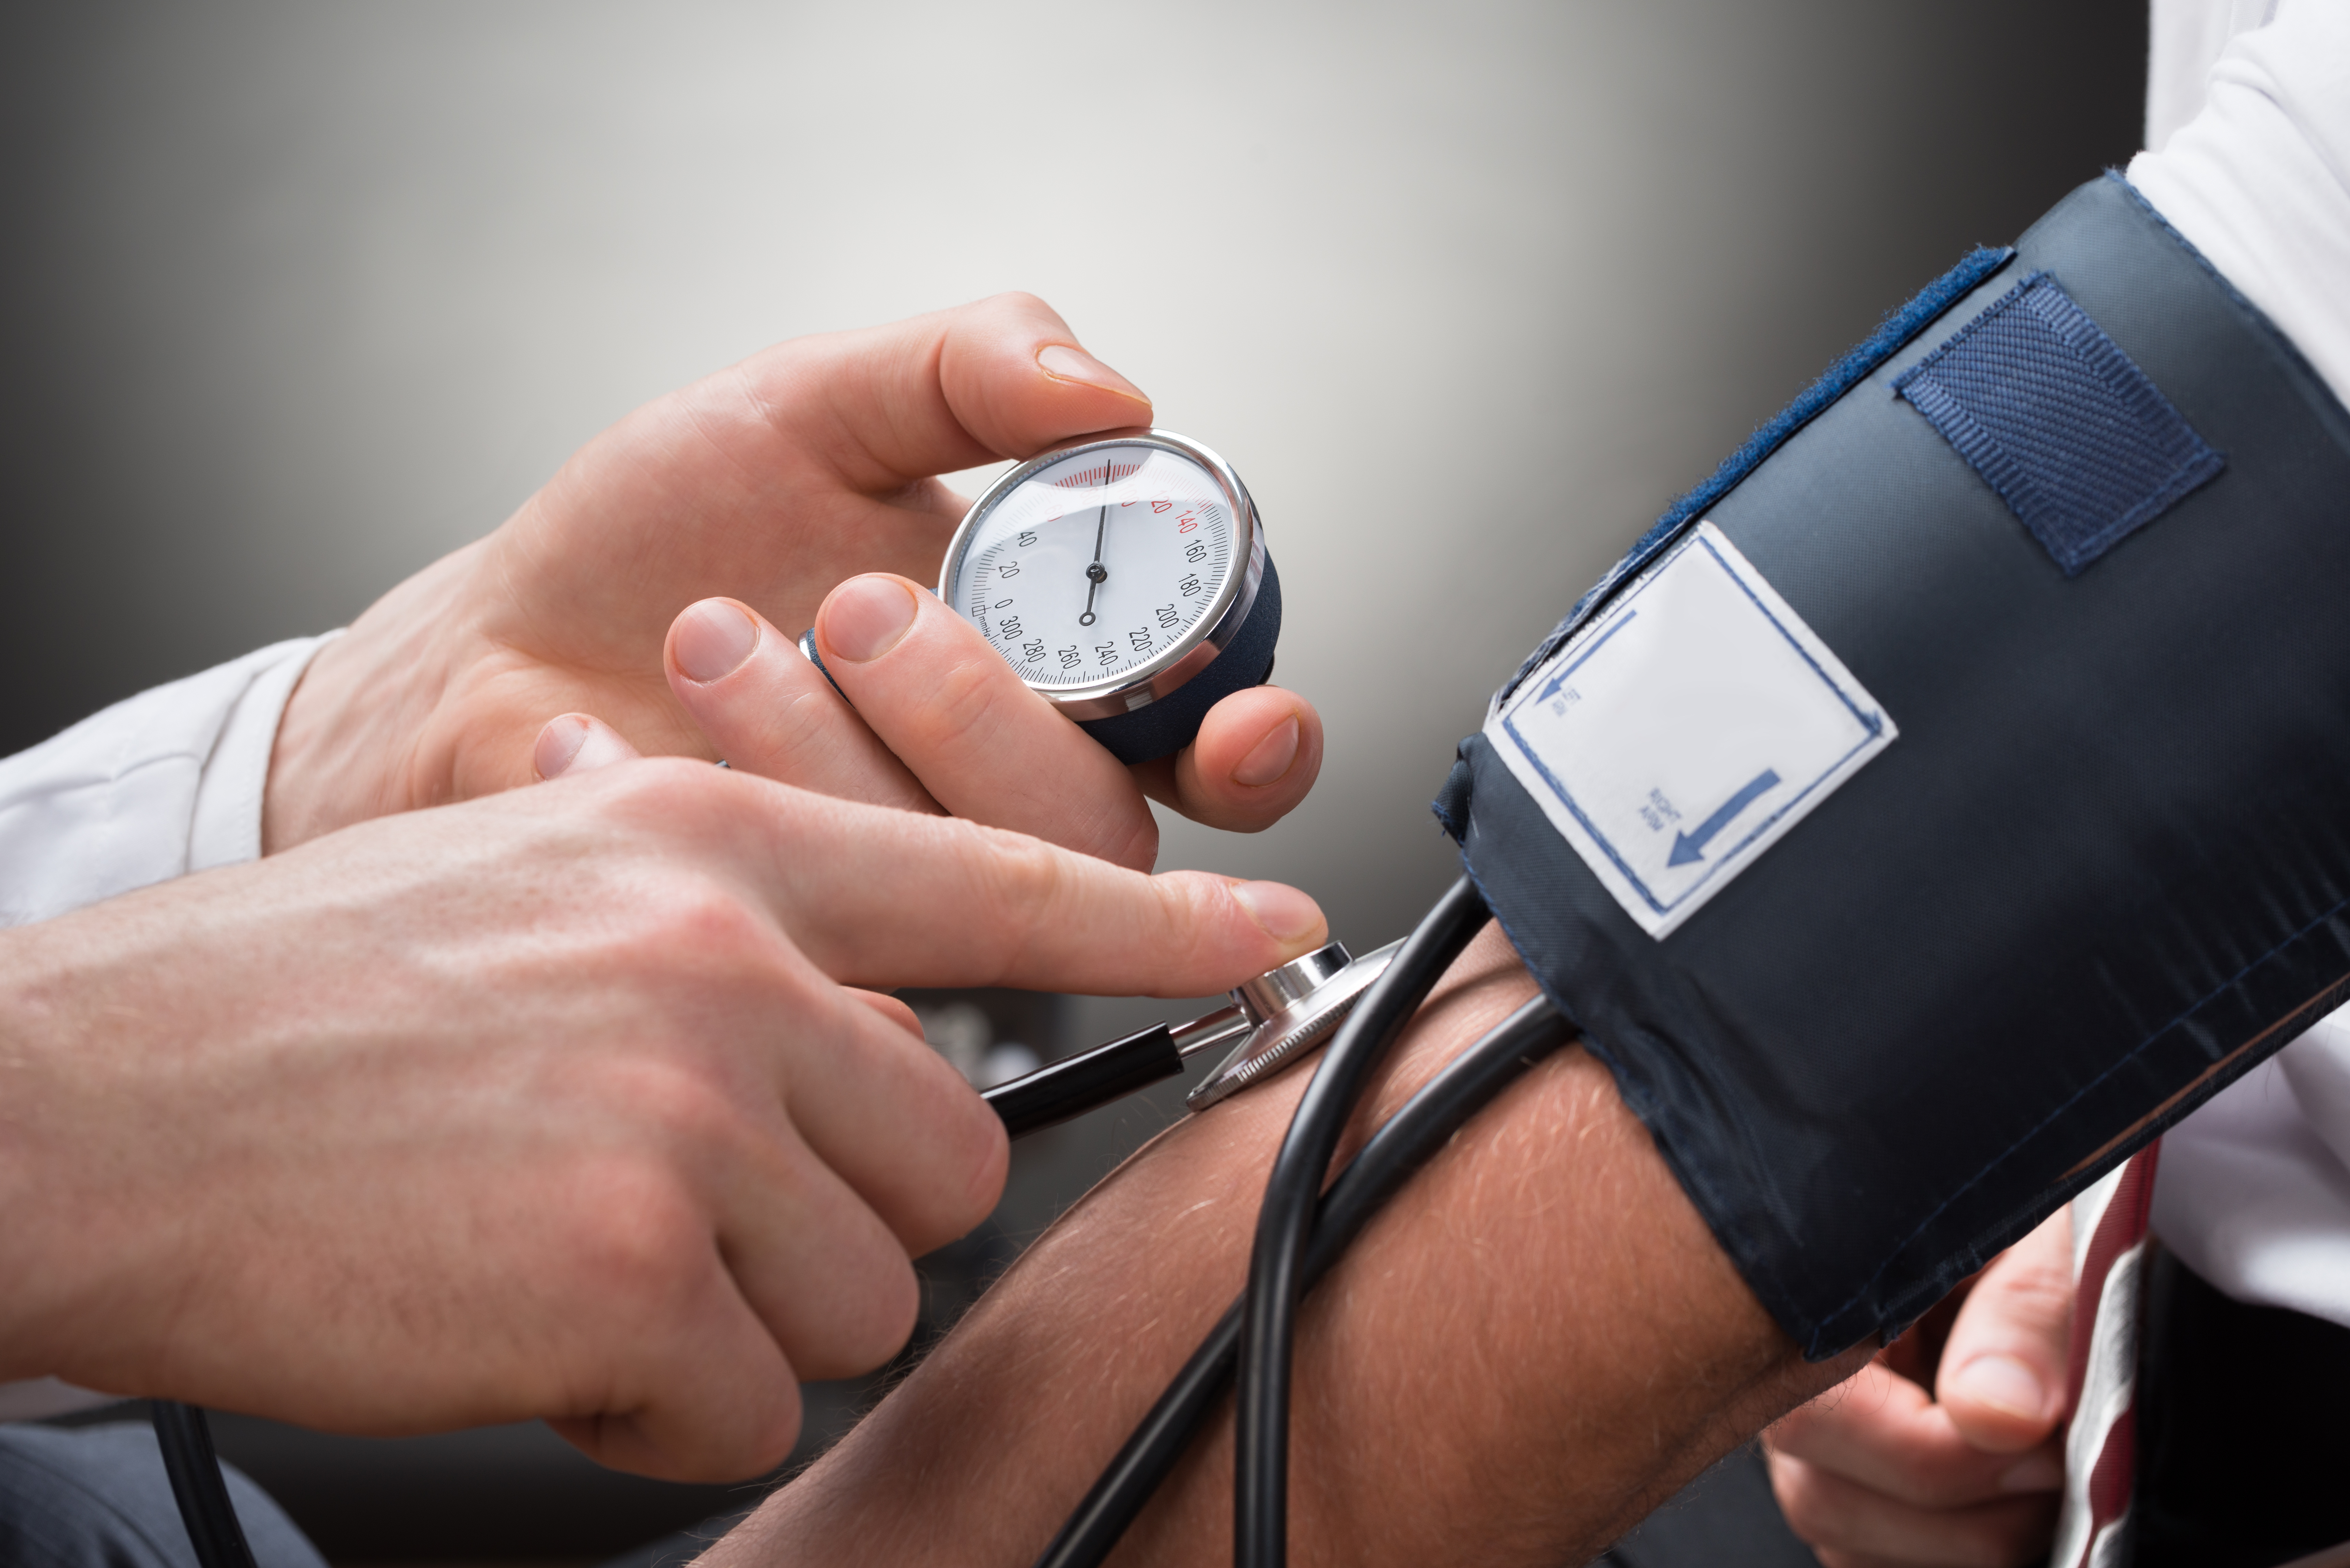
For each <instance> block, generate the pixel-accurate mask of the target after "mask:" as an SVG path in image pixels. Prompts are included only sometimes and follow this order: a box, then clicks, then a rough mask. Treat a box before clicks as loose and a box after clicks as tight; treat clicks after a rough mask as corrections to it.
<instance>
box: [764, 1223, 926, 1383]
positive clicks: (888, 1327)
mask: <svg viewBox="0 0 2350 1568" xmlns="http://www.w3.org/2000/svg"><path fill="white" fill-rule="evenodd" d="M841 1262H842V1268H841V1272H840V1273H838V1274H837V1275H836V1276H835V1279H836V1282H837V1283H836V1289H837V1296H836V1310H835V1312H834V1314H832V1317H831V1321H829V1322H828V1323H827V1324H826V1325H825V1326H824V1328H823V1329H822V1330H820V1331H819V1332H817V1333H816V1334H812V1335H811V1336H810V1337H809V1340H808V1342H807V1343H806V1344H804V1345H795V1346H793V1347H792V1362H793V1365H794V1366H795V1367H796V1368H797V1369H798V1370H799V1372H800V1374H801V1376H807V1377H848V1376H856V1375H857V1374H858V1373H861V1372H869V1371H871V1370H872V1369H873V1368H874V1367H876V1366H880V1365H881V1364H882V1363H883V1362H885V1361H887V1360H889V1358H890V1357H891V1356H892V1355H896V1354H897V1353H898V1352H899V1350H900V1349H901V1348H903V1347H904V1345H905V1344H906V1341H907V1340H908V1339H910V1338H911V1337H912V1336H913V1333H914V1324H915V1323H916V1321H917V1320H918V1319H919V1318H920V1315H921V1305H922V1287H921V1282H920V1279H919V1278H918V1277H917V1276H916V1275H915V1272H914V1265H913V1262H912V1261H911V1260H910V1259H909V1258H908V1257H907V1256H906V1255H905V1253H903V1252H901V1251H898V1250H897V1249H896V1248H894V1247H890V1246H888V1245H885V1244H879V1243H877V1244H875V1245H873V1246H870V1247H868V1248H861V1249H858V1250H856V1251H854V1252H853V1253H852V1255H850V1256H849V1257H847V1258H845V1259H843V1260H841Z"/></svg>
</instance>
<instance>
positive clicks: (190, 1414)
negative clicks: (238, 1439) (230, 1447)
mask: <svg viewBox="0 0 2350 1568" xmlns="http://www.w3.org/2000/svg"><path fill="white" fill-rule="evenodd" d="M147 1405H148V1412H147V1413H148V1419H150V1420H151V1421H152V1422H153V1423H154V1424H155V1444H156V1446H157V1447H158V1448H160V1449H162V1450H163V1473H164V1474H165V1475H168V1476H170V1477H171V1478H172V1499H173V1501H177V1502H178V1503H179V1505H180V1521H181V1522H182V1524H185V1525H186V1526H187V1527H188V1542H189V1544H190V1545H192V1546H193V1547H194V1548H195V1549H196V1562H197V1563H198V1564H199V1568H254V1562H253V1548H252V1547H251V1546H249V1545H247V1544H246V1543H245V1540H244V1526H243V1525H240V1524H239V1523H237V1521H236V1504H234V1502H231V1501H229V1495H228V1478H227V1477H226V1476H224V1475H223V1474H222V1473H221V1467H220V1456H219V1455H218V1454H217V1453H215V1452H213V1428H212V1423H211V1422H209V1421H207V1420H205V1419H204V1413H203V1411H202V1410H201V1409H199V1408H197V1407H195V1406H193V1405H182V1404H179V1403H177V1402H176V1401H174V1400H170V1399H151V1400H149V1401H148V1402H147Z"/></svg>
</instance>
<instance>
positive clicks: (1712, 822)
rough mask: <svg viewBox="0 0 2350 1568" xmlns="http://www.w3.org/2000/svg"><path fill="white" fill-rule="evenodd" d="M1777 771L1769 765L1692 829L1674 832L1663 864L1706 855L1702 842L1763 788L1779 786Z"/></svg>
mask: <svg viewBox="0 0 2350 1568" xmlns="http://www.w3.org/2000/svg"><path fill="white" fill-rule="evenodd" d="M1778 783H1779V775H1778V774H1776V773H1774V772H1773V771H1772V770H1771V769H1769V768H1765V769H1763V772H1762V773H1761V774H1758V775H1756V777H1754V778H1753V779H1752V781H1750V782H1749V783H1748V784H1747V785H1746V787H1745V788H1744V789H1742V790H1740V791H1739V792H1738V793H1737V794H1734V795H1731V797H1730V798H1729V799H1728V800H1727V801H1724V802H1723V803H1722V806H1721V810H1720V811H1717V812H1715V813H1714V814H1713V815H1711V816H1709V817H1707V818H1706V819H1705V820H1704V821H1703V822H1701V823H1700V824H1698V828H1697V831H1696V832H1695V833H1676V834H1674V835H1673V853H1672V857H1671V858H1669V859H1668V860H1667V861H1666V862H1665V864H1666V865H1668V866H1686V865H1688V864H1689V863H1690V861H1692V860H1702V859H1704V858H1705V846H1707V845H1709V844H1711V843H1712V842H1713V836H1714V835H1715V834H1717V833H1720V832H1721V830H1722V829H1723V828H1725V827H1728V826H1730V825H1731V823H1732V822H1735V821H1736V820H1737V819H1738V814H1739V813H1740V812H1742V811H1744V810H1745V809H1746V808H1747V807H1748V806H1750V805H1753V804H1754V802H1755V801H1756V800H1757V799H1758V798H1760V797H1761V796H1762V795H1763V794H1764V793H1765V792H1767V791H1769V790H1772V789H1774V788H1776V787H1777V786H1778Z"/></svg>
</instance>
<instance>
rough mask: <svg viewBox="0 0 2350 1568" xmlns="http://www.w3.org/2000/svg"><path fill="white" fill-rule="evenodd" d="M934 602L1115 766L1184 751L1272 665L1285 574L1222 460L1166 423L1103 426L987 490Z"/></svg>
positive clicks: (958, 535)
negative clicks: (1224, 703) (1215, 712)
mask: <svg viewBox="0 0 2350 1568" xmlns="http://www.w3.org/2000/svg"><path fill="white" fill-rule="evenodd" d="M939 597H940V599H941V601H942V602H944V603H945V604H946V605H948V606H949V607H951V608H952V609H953V610H954V611H955V612H956V613H957V614H958V615H961V616H962V618H964V619H966V620H968V621H970V622H971V623H972V625H973V626H975V627H977V628H979V630H980V635H982V636H983V637H984V638H986V639H987V640H988V642H989V643H990V644H991V645H993V647H994V649H995V650H996V651H997V652H998V653H1001V654H1002V655H1003V657H1004V659H1005V660H1006V661H1008V662H1009V663H1010V664H1011V666H1012V668H1013V669H1014V670H1016V671H1018V672H1019V675H1020V679H1021V680H1024V681H1025V682H1026V683H1027V685H1028V687H1029V688H1030V689H1031V690H1032V691H1036V692H1039V693H1040V694H1042V695H1043V696H1044V697H1045V699H1046V700H1048V701H1051V702H1053V703H1054V704H1055V705H1056V706H1058V707H1059V708H1060V709H1061V710H1062V711H1065V712H1066V713H1067V714H1068V715H1069V716H1070V717H1071V718H1072V719H1075V720H1076V721H1077V722H1078V724H1079V725H1080V726H1081V727H1083V728H1084V729H1085V730H1086V731H1087V732H1088V733H1090V734H1091V735H1092V736H1093V737H1094V739H1095V740H1097V741H1099V742H1101V743H1102V744H1103V745H1104V746H1106V747H1107V748H1108V749H1109V751H1110V752H1111V753H1112V754H1113V755H1115V756H1116V757H1117V758H1118V760H1119V761H1120V762H1127V763H1140V762H1148V761H1149V760H1150V759H1152V758H1154V757H1163V756H1166V755H1168V754H1169V753H1173V752H1178V751H1180V750H1181V749H1182V748H1183V747H1185V746H1187V745H1189V744H1190V743H1191V737H1192V736H1193V735H1195V734H1197V733H1198V732H1199V730H1200V722H1201V720H1202V719H1204V718H1205V717H1206V716H1207V712H1208V710H1209V709H1210V708H1211V707H1213V706H1214V705H1215V704H1216V702H1217V701H1219V700H1220V699H1222V698H1223V697H1225V696H1227V695H1229V694H1230V693H1232V692H1234V691H1240V690H1241V689H1243V687H1248V686H1259V685H1262V684H1263V683H1264V681H1265V680H1266V679H1267V678H1268V677H1270V676H1271V675H1272V673H1273V654H1274V643H1275V642H1276V641H1277V640H1278V639H1279V637H1280V634H1281V580H1280V577H1279V576H1277V575H1276V574H1275V573H1274V569H1273V559H1272V557H1271V556H1267V555H1266V554H1265V549H1264V530H1263V525H1262V524H1260V523H1259V521H1258V519H1257V514H1256V504H1255V503H1254V502H1253V501H1251V500H1250V499H1249V493H1248V489H1247V487H1246V486H1244V485H1243V484H1242V483H1241V481H1240V475H1238V474H1236V473H1234V472H1232V466H1231V465H1230V464H1229V463H1227V462H1224V460H1223V459H1222V458H1221V457H1218V456H1217V455H1216V454H1215V453H1214V452H1210V451H1209V450H1208V449H1207V448H1206V447H1203V446H1201V444H1200V443H1199V442H1197V441H1190V440H1187V439H1185V438H1184V437H1182V436H1180V435H1176V434H1175V433H1173V432H1172V431H1160V430H1147V431H1146V430H1136V431H1110V432H1108V433H1106V434H1103V435H1098V436H1088V437H1087V438H1086V439H1085V440H1083V441H1073V442H1071V443H1070V444H1068V445H1066V446H1062V447H1056V448H1055V449H1054V450H1053V451H1051V452H1043V453H1040V454H1039V455H1037V456H1035V457H1032V458H1030V459H1029V460H1028V461H1027V462H1024V463H1022V464H1020V465H1019V466H1018V467H1017V468H1014V469H1013V470H1012V471H1011V472H1009V473H1006V474H1005V475H1003V478H1001V479H999V480H997V481H996V482H995V483H993V484H992V485H990V486H988V488H987V492H986V493H985V494H983V495H982V496H981V497H980V498H979V500H978V501H977V502H976V503H975V504H973V505H972V509H971V511H970V512H969V513H968V514H966V515H965V516H964V517H963V520H962V526H961V527H959V528H957V529H956V530H955V535H954V538H953V540H952V541H951V543H950V544H949V545H947V556H946V566H945V568H944V570H943V571H942V572H941V574H940V576H939Z"/></svg>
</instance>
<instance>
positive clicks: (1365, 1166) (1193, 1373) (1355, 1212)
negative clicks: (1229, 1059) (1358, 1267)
mask: <svg viewBox="0 0 2350 1568" xmlns="http://www.w3.org/2000/svg"><path fill="white" fill-rule="evenodd" d="M1572 1037H1573V1030H1572V1029H1571V1028H1570V1027H1569V1026H1568V1024H1567V1023H1566V1021H1565V1019H1564V1018H1562V1017H1560V1016H1559V1013H1558V1011H1557V1010H1556V1009H1555V1008H1554V1007H1552V1006H1551V1004H1550V1003H1549V1002H1547V1001H1545V1000H1544V999H1543V998H1541V997H1536V998H1535V999H1534V1001H1532V1002H1527V1003H1526V1004H1525V1005H1524V1006H1523V1007H1521V1008H1520V1009H1518V1011H1517V1012H1513V1013H1512V1014H1511V1015H1510V1017H1509V1018H1508V1019H1507V1020H1505V1021H1504V1022H1503V1023H1500V1024H1497V1025H1496V1026H1495V1027H1494V1028H1493V1029H1492V1032H1490V1033H1487V1034H1486V1035H1485V1036H1484V1038H1482V1039H1481V1040H1479V1041H1478V1042H1477V1043H1476V1044H1474V1045H1471V1047H1470V1048H1469V1049H1468V1050H1466V1051H1464V1052H1462V1053H1461V1054H1460V1055H1459V1056H1457V1057H1455V1058H1454V1059H1453V1060H1452V1062H1451V1064H1448V1065H1447V1066H1446V1067H1445V1069H1444V1070H1443V1071H1442V1072H1441V1073H1439V1074H1438V1075H1436V1076H1435V1077H1433V1078H1431V1079H1430V1080H1429V1081H1428V1083H1427V1084H1425V1085H1422V1086H1421V1087H1420V1089H1419V1093H1417V1094H1415V1095H1414V1096H1412V1097H1411V1098H1410V1100H1409V1101H1408V1102H1406V1103H1405V1105H1404V1106H1403V1107H1402V1108H1401V1109H1400V1110H1399V1111H1397V1112H1396V1114H1395V1115H1394V1116H1390V1117H1389V1118H1388V1121H1387V1122H1386V1124H1385V1125H1384V1126H1382V1127H1380V1128H1379V1130H1378V1132H1377V1133H1376V1134H1374V1135H1373V1137H1371V1140H1370V1141H1369V1142H1368V1143H1367V1144H1365V1145H1364V1146H1363V1147H1362V1149H1361V1151H1360V1152H1359V1153H1357V1155H1356V1156H1355V1158H1353V1159H1352V1160H1350V1161H1349V1162H1348V1163H1347V1168H1346V1170H1345V1171H1344V1172H1343V1173H1341V1175H1340V1176H1339V1178H1338V1179H1337V1181H1336V1183H1334V1184H1333V1185H1332V1187H1331V1189H1330V1190H1329V1193H1328V1194H1327V1195H1326V1196H1325V1197H1324V1198H1323V1199H1322V1203H1321V1207H1320V1209H1319V1210H1318V1211H1317V1212H1316V1214H1315V1220H1314V1240H1313V1242H1312V1244H1311V1246H1309V1247H1308V1248H1307V1250H1306V1253H1305V1267H1304V1269H1303V1270H1302V1271H1301V1272H1300V1279H1299V1282H1300V1284H1301V1286H1302V1287H1303V1288H1305V1289H1306V1290H1311V1289H1312V1288H1313V1287H1314V1285H1315V1283H1316V1282H1318V1281H1319V1280H1320V1279H1321V1278H1322V1276H1323V1275H1324V1274H1326V1273H1327V1272H1329V1271H1330V1269H1331V1266H1332V1265H1333V1264H1335V1263H1336V1262H1337V1261H1338V1259H1339V1258H1340V1257H1341V1256H1342V1255H1344V1253H1345V1251H1346V1250H1347V1245H1348V1244H1349V1243H1351V1242H1352V1241H1354V1239H1355V1237H1356V1236H1357V1234H1358V1233H1360V1231H1362V1229H1363V1227H1364V1226H1365V1225H1367V1224H1368V1223H1369V1222H1370V1220H1371V1217H1372V1216H1373V1215H1375V1214H1377V1213H1378V1211H1379V1210H1380V1209H1381V1208H1383V1207H1384V1206H1385V1205H1386V1203H1387V1201H1388V1199H1390V1198H1392V1197H1393V1196H1395V1194H1396V1192H1397V1191H1398V1190H1399V1189H1401V1188H1402V1186H1403V1184H1404V1183H1405V1182H1406V1181H1408V1180H1409V1179H1411V1177H1412V1176H1413V1175H1414V1174H1415V1173H1416V1172H1417V1171H1418V1170H1419V1168H1420V1167H1421V1166H1422V1165H1424V1164H1426V1163H1427V1162H1428V1160H1429V1159H1430V1158H1431V1157H1433V1156H1434V1155H1435V1153H1436V1152H1437V1150H1439V1149H1440V1148H1442V1147H1444V1145H1445V1144H1446V1142H1447V1141H1449V1140H1450V1139H1451V1137H1452V1135H1453V1134H1454V1133H1456V1132H1459V1131H1460V1130H1461V1127H1462V1126H1463V1125H1464V1124H1465V1123H1467V1121H1468V1120H1469V1118H1470V1117H1471V1116H1475V1115H1476V1114H1477V1113H1478V1112H1479V1111H1481V1110H1482V1109H1483V1108H1484V1107H1485V1106H1487V1105H1488V1104H1490V1103H1492V1100H1493V1098H1494V1097H1495V1096H1498V1095H1500V1094H1501V1092H1502V1091H1503V1089H1505V1088H1507V1087H1509V1086H1510V1085H1512V1084H1513V1083H1515V1082H1516V1081H1517V1080H1518V1078H1519V1077H1520V1076H1521V1075H1523V1074H1524V1072H1525V1071H1526V1069H1528V1068H1529V1067H1532V1066H1533V1065H1534V1064H1535V1063H1537V1062H1540V1061H1541V1060H1543V1059H1544V1057H1546V1056H1548V1055H1550V1054H1552V1053H1553V1052H1555V1051H1556V1050H1557V1049H1558V1048H1559V1047H1560V1046H1562V1045H1564V1044H1566V1043H1567V1042H1568V1041H1569V1040H1570V1039H1571V1038H1572ZM1241 1305H1242V1303H1240V1302H1239V1301H1235V1302H1233V1303H1232V1307H1231V1308H1230V1310H1228V1311H1227V1312H1226V1313H1225V1314H1224V1315H1223V1317H1222V1319H1221V1320H1220V1321H1219V1322H1218V1323H1217V1324H1216V1326H1215V1327H1214V1328H1213V1329H1211V1330H1210V1331H1209V1333H1208V1336H1207V1337H1206V1338H1205V1339H1203V1340H1201V1342H1200V1348H1199V1349H1198V1350H1196V1351H1194V1352H1192V1354H1191V1360H1190V1361H1188V1362H1186V1363H1185V1364H1184V1366H1183V1370H1182V1371H1180V1372H1179V1373H1177V1374H1176V1375H1175V1377H1174V1379H1173V1381H1171V1382H1170V1383H1169V1384H1168V1386H1167V1391H1166V1392H1165V1393H1163V1394H1161V1395H1160V1396H1159V1402H1158V1403H1157V1404H1156V1405H1153V1406H1152V1407H1150V1413H1149V1415H1147V1416H1145V1417H1143V1418H1142V1420H1141V1422H1140V1424H1139V1425H1138V1426H1137V1427H1136V1428H1135V1429H1134V1432H1133V1434H1132V1435H1131V1436H1130V1437H1128V1438H1127V1440H1126V1445H1125V1446H1124V1447H1123V1448H1121V1449H1118V1457H1117V1458H1116V1459H1112V1460H1111V1461H1110V1462H1109V1464H1108V1466H1107V1468H1106V1469H1103V1471H1102V1473H1101V1476H1100V1478H1099V1479H1098V1480H1096V1481H1095V1482H1094V1484H1093V1488H1092V1490H1089V1491H1087V1493H1086V1497H1085V1501H1083V1502H1080V1503H1079V1504H1078V1505H1077V1507H1076V1511H1075V1512H1073V1513H1071V1514H1070V1515H1069V1518H1068V1521H1067V1522H1066V1523H1065V1524H1063V1525H1062V1526H1061V1530H1060V1533H1058V1534H1057V1535H1055V1536H1054V1537H1053V1542H1052V1544H1051V1545H1050V1546H1047V1547H1046V1548H1045V1554H1044V1555H1043V1556H1041V1557H1039V1558H1038V1559H1037V1560H1036V1568H1097V1565H1098V1564H1099V1563H1102V1562H1103V1561H1104V1560H1105V1559H1107V1557H1108V1556H1109V1554H1110V1552H1111V1550H1112V1549H1113V1548H1115V1547H1116V1546H1117V1545H1118V1541H1119V1539H1120V1538H1121V1537H1122V1536H1124V1535H1125V1533H1126V1531H1127V1528H1128V1526H1129V1525H1131V1524H1132V1523H1133V1522H1134V1521H1135V1519H1136V1518H1137V1517H1138V1516H1139V1514H1140V1513H1141V1512H1142V1509H1143V1505H1144V1504H1145V1503H1147V1502H1149V1501H1150V1497H1151V1495H1152V1494H1153V1493H1154V1492H1156V1491H1157V1490H1159V1485H1160V1483H1161V1482H1163V1481H1164V1480H1166V1479H1167V1477H1168V1475H1169V1474H1170V1473H1171V1472H1172V1471H1173V1469H1174V1468H1175V1464H1176V1461H1177V1460H1179V1459H1181V1458H1182V1457H1183V1450H1184V1449H1187V1448H1189V1447H1190V1446H1191V1438H1192V1437H1193V1435H1194V1434H1195V1433H1196V1432H1197V1431H1198V1430H1199V1428H1200V1425H1201V1422H1203V1421H1204V1420H1206V1418H1207V1415H1208V1412H1209V1410H1210V1409H1211V1408H1212V1407H1214V1405H1215V1402H1216V1399H1217V1397H1219V1396H1220V1395H1222V1393H1223V1390H1224V1386H1225V1384H1226V1383H1227V1382H1228V1381H1229V1380H1230V1378H1231V1377H1232V1368H1233V1366H1234V1364H1235V1363H1236V1361H1237V1360H1238V1358H1239V1352H1240V1342H1241Z"/></svg>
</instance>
